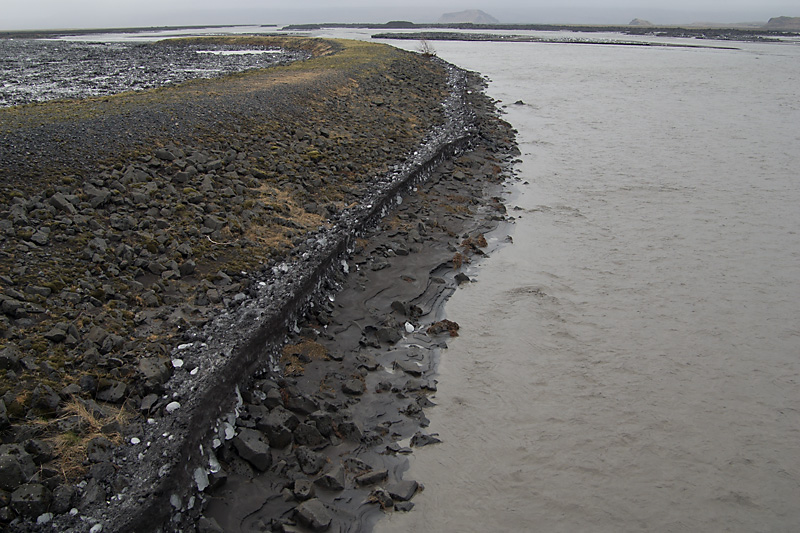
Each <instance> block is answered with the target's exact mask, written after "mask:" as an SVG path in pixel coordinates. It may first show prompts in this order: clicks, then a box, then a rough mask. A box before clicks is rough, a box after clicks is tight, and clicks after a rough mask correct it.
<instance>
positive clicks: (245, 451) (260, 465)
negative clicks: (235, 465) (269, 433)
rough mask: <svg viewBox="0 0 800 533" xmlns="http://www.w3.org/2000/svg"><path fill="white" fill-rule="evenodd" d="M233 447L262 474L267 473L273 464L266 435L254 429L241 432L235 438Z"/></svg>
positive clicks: (245, 429)
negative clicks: (265, 438)
mask: <svg viewBox="0 0 800 533" xmlns="http://www.w3.org/2000/svg"><path fill="white" fill-rule="evenodd" d="M233 446H234V447H235V448H236V451H237V452H238V453H239V457H241V458H242V459H244V460H245V461H247V462H248V463H250V464H251V465H253V466H254V467H255V468H256V469H258V470H259V471H261V472H264V471H266V470H267V469H268V468H269V467H270V465H271V464H272V453H271V452H270V448H269V444H267V442H266V441H265V440H264V435H263V434H261V433H260V432H258V431H256V430H254V429H248V428H244V429H241V430H239V433H238V435H236V436H235V437H234V438H233Z"/></svg>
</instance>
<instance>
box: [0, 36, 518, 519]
mask: <svg viewBox="0 0 800 533" xmlns="http://www.w3.org/2000/svg"><path fill="white" fill-rule="evenodd" d="M236 40H239V39H225V40H217V41H216V42H223V43H224V44H234V43H233V41H236ZM255 41H257V42H255V44H262V45H270V46H275V45H277V46H281V47H285V48H296V49H300V50H304V51H307V52H309V53H311V54H312V55H314V56H315V59H313V60H310V61H306V62H302V63H295V64H293V65H291V66H289V67H281V68H278V69H268V70H258V71H252V72H248V73H245V74H239V75H234V76H231V77H227V78H224V79H219V80H203V81H196V82H189V83H185V84H182V85H179V86H175V87H170V88H167V89H160V90H155V91H146V92H143V93H126V94H122V95H118V96H112V97H105V98H99V99H90V100H82V101H65V102H57V103H52V104H44V105H34V106H24V107H18V108H10V109H7V110H3V111H2V112H0V118H2V122H0V146H2V147H3V150H2V156H0V157H2V161H0V163H2V164H1V165H0V173H1V174H0V182H1V185H0V186H1V187H2V189H1V190H2V195H3V203H2V205H3V212H2V217H0V224H1V226H0V229H2V236H1V237H0V239H2V249H3V252H2V254H0V283H2V294H0V300H2V302H1V304H2V311H3V316H2V318H0V334H2V340H1V341H0V343H1V346H2V348H0V366H2V368H3V369H4V370H5V374H4V375H3V376H2V393H3V396H2V401H0V427H2V431H3V442H4V445H3V449H2V450H0V462H2V464H1V465H0V483H2V486H0V489H2V490H3V491H6V492H4V494H7V495H8V498H5V497H4V498H3V500H2V502H3V503H6V505H3V506H2V507H0V520H4V521H6V522H9V523H10V527H11V528H12V529H17V530H23V531H24V530H35V529H36V528H37V526H36V525H35V523H36V522H37V521H41V522H48V521H50V520H52V522H50V523H49V524H47V525H43V526H41V527H43V528H49V527H50V524H52V523H55V524H58V528H59V529H60V530H69V529H70V528H74V530H76V531H82V530H88V529H89V528H92V527H94V528H97V527H104V528H105V529H104V530H106V531H107V530H121V531H124V530H131V531H133V530H150V529H157V528H159V527H164V528H166V529H176V530H177V529H180V528H181V527H184V526H185V527H189V525H193V524H197V523H198V522H197V519H198V518H197V517H198V513H199V512H200V511H201V510H202V509H203V508H204V507H205V505H206V501H207V500H206V498H205V497H204V489H205V488H206V487H205V486H204V485H206V484H207V481H206V480H208V479H209V478H208V476H209V474H211V477H212V478H213V475H214V474H216V472H214V470H216V467H215V466H214V462H212V463H209V458H210V457H212V456H213V455H212V454H214V450H216V449H217V448H219V446H221V445H222V443H223V442H225V441H232V440H233V439H234V437H235V438H237V439H238V440H237V441H235V442H234V443H233V445H234V446H236V443H241V441H242V440H243V438H242V437H241V434H242V430H241V429H236V428H237V420H242V419H245V418H244V417H239V418H237V417H236V416H235V415H236V413H237V412H238V413H239V414H241V409H242V405H240V404H239V398H240V397H241V395H242V394H244V395H245V396H249V400H250V401H252V399H253V394H252V393H249V394H248V392H243V391H248V390H252V389H246V388H245V387H244V385H245V383H247V381H248V380H249V378H251V377H252V376H254V375H258V376H260V377H261V378H262V380H263V379H272V380H274V379H277V378H278V377H281V376H283V375H284V374H285V371H286V369H285V364H287V361H286V360H284V361H281V355H282V352H283V345H284V343H285V342H286V340H287V334H291V333H292V332H297V331H302V330H300V327H299V326H298V325H297V324H298V321H299V320H302V318H303V317H304V316H306V315H308V314H309V313H311V314H310V315H309V316H311V317H314V316H316V317H317V318H318V319H319V318H320V316H321V315H320V310H321V309H324V306H323V304H322V302H323V301H324V299H325V298H327V296H328V294H330V293H331V292H332V291H334V290H335V289H336V288H337V287H338V283H339V282H337V275H338V276H341V272H340V270H339V269H340V268H341V261H342V260H343V258H345V259H344V260H346V257H347V255H346V254H347V253H353V252H354V250H355V249H356V244H355V243H356V240H355V239H356V237H357V236H358V235H360V234H361V233H362V232H363V231H365V229H366V228H368V227H370V226H371V225H374V224H375V223H376V222H377V220H379V219H380V217H381V216H383V215H385V214H386V213H388V211H389V209H390V208H391V206H392V205H393V204H394V203H395V202H396V201H397V200H396V199H397V196H398V194H399V193H400V192H401V191H403V190H405V189H406V188H408V187H409V186H413V185H414V184H416V183H417V182H418V181H419V180H422V179H424V178H425V177H427V176H428V175H429V173H430V172H431V171H432V169H433V168H434V167H435V166H436V164H437V163H439V162H440V161H441V160H442V159H444V158H446V157H448V156H451V155H453V154H454V153H455V152H457V151H460V150H463V149H465V148H466V147H467V145H468V144H469V142H470V140H471V139H474V138H476V135H478V133H479V130H478V129H477V128H476V126H475V125H474V124H475V123H474V120H473V114H472V112H471V111H470V108H469V106H467V105H466V102H465V100H464V98H465V97H466V96H467V92H466V85H465V84H466V78H465V77H464V74H463V73H459V72H457V71H456V70H454V69H452V68H448V67H447V66H446V65H442V64H440V63H438V62H436V61H431V60H429V59H427V58H422V57H420V56H417V55H415V54H409V53H405V52H401V51H399V50H395V49H392V48H389V47H385V46H375V45H369V44H364V43H348V42H331V41H315V40H308V39H290V38H280V39H265V38H260V39H256V40H255ZM276 41H278V42H276ZM194 42H196V41H187V44H191V43H194ZM248 44H254V41H252V40H251V41H248ZM448 81H449V84H448ZM478 100H479V99H478ZM443 102H446V105H444V106H443V105H442V103H443ZM479 103H481V102H479ZM482 105H483V107H486V105H487V104H486V102H482ZM505 135H506V137H508V135H509V134H508V132H506V133H505ZM510 142H511V140H510V139H508V138H507V139H506V143H507V144H508V145H509V146H510V144H509V143H510ZM506 148H508V146H506ZM337 272H338V274H337ZM323 318H324V317H323ZM284 355H285V354H284ZM288 363H291V360H289V361H288ZM273 382H274V383H276V384H278V385H279V384H280V383H279V382H276V381H273ZM259 387H260V389H259V390H261V392H262V393H263V394H264V395H265V396H264V399H266V398H267V396H269V394H270V393H271V392H270V391H272V393H274V392H276V391H277V392H278V393H279V394H281V402H282V404H281V405H282V407H283V408H288V407H289V404H290V403H291V402H292V401H293V400H292V398H300V397H304V396H308V393H307V392H302V390H298V391H297V394H290V393H289V390H288V389H287V388H286V387H283V388H281V387H277V388H273V389H270V391H265V388H264V385H263V383H262V384H261V385H259ZM256 398H259V401H261V400H260V398H261V394H256ZM273 398H274V395H273ZM265 405H266V406H265ZM262 407H264V408H265V409H268V410H269V405H268V404H263V402H262ZM274 407H276V406H273V408H274ZM248 409H249V408H248ZM307 414H310V413H307ZM303 416H305V415H303ZM239 427H240V428H241V427H242V426H241V424H239ZM245 429H253V428H249V427H245ZM246 434H247V433H245V435H246ZM250 436H251V437H252V438H253V439H255V440H256V441H257V440H258V437H257V435H250ZM262 438H263V437H262ZM293 439H294V440H296V437H293ZM263 440H264V444H266V445H268V446H269V445H271V444H272V443H270V442H269V439H268V438H265V439H263ZM320 444H321V443H320ZM246 448H247V447H245V446H244V444H239V446H236V449H237V454H238V455H239V456H245V460H246V461H249V462H250V464H253V462H254V461H255V462H256V463H257V464H258V465H259V466H260V467H263V466H265V464H264V463H263V462H262V461H264V460H266V459H265V458H264V457H263V455H262V456H260V458H257V459H254V457H255V456H253V455H248V451H243V450H246ZM251 451H252V450H251ZM261 451H263V450H261ZM221 455H224V454H221ZM269 455H270V461H271V456H272V454H271V453H270V454H269ZM248 457H249V459H248ZM224 459H225V457H224V456H223V460H224ZM198 491H199V492H198ZM73 509H74V510H73ZM71 510H73V511H71ZM49 513H53V514H54V515H55V516H54V517H51V516H50V515H49ZM95 530H98V529H95ZM190 530H191V528H190Z"/></svg>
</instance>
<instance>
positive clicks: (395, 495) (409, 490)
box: [386, 479, 419, 502]
mask: <svg viewBox="0 0 800 533" xmlns="http://www.w3.org/2000/svg"><path fill="white" fill-rule="evenodd" d="M418 488H419V483H417V482H416V481H414V480H413V479H404V480H402V481H398V482H397V483H393V484H391V485H389V486H388V487H386V491H387V492H388V493H389V495H390V496H391V497H392V499H394V500H395V501H401V502H407V501H408V500H410V499H411V498H413V497H414V494H416V493H417V489H418Z"/></svg>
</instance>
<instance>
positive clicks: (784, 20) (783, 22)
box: [764, 17, 800, 31]
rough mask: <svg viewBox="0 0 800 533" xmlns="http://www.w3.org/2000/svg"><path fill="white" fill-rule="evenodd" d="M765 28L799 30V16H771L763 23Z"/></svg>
mask: <svg viewBox="0 0 800 533" xmlns="http://www.w3.org/2000/svg"><path fill="white" fill-rule="evenodd" d="M764 28H765V29H767V30H790V31H797V30H800V17H772V18H771V19H769V22H767V23H766V24H765V25H764Z"/></svg>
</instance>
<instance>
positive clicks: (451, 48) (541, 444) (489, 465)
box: [115, 30, 800, 533]
mask: <svg viewBox="0 0 800 533" xmlns="http://www.w3.org/2000/svg"><path fill="white" fill-rule="evenodd" d="M318 34H319V35H321V36H332V37H350V38H361V39H369V32H367V31H364V32H354V31H349V30H348V31H346V30H330V31H328V30H326V31H324V32H318ZM158 36H160V34H159V35H157V36H156V37H158ZM590 37H600V38H603V37H605V38H610V39H615V38H620V36H614V35H606V36H602V35H592V36H590ZM115 38H116V37H115ZM137 38H139V37H138V36H137ZM625 39H626V40H630V38H628V37H625ZM636 39H640V40H647V39H651V38H647V37H641V38H636ZM657 40H658V41H660V42H666V43H670V42H672V43H680V44H694V45H696V44H705V43H703V42H702V41H687V40H671V39H657ZM388 42H389V44H392V45H395V46H401V47H405V48H409V49H414V48H416V47H417V45H418V43H415V42H413V41H411V42H409V41H388ZM432 44H433V47H434V49H435V50H436V52H437V54H438V55H439V56H440V57H442V58H443V59H445V60H447V61H449V62H451V63H454V64H456V65H458V66H461V67H463V68H467V69H470V70H475V71H478V72H480V73H482V74H484V75H486V76H487V77H488V78H489V79H490V80H491V81H490V83H489V87H488V90H487V91H488V93H489V94H490V95H491V96H492V97H494V98H497V99H498V100H500V101H501V102H502V103H503V106H504V110H505V111H506V113H507V114H506V115H505V117H504V118H506V119H507V120H508V121H509V122H511V124H512V125H513V126H514V127H515V128H516V129H517V130H518V131H519V135H518V141H519V143H520V148H521V150H522V152H523V154H522V156H521V159H520V162H519V163H518V164H517V166H516V173H517V176H518V178H519V180H518V181H517V182H515V183H513V184H511V185H510V187H509V194H508V197H507V200H508V206H509V213H510V214H511V215H513V216H514V217H516V221H515V223H514V224H513V225H510V226H509V227H504V228H502V230H501V231H500V232H498V233H497V234H495V235H493V236H492V238H493V239H504V238H505V236H506V233H510V234H511V235H512V237H513V241H514V243H513V244H511V245H507V246H505V247H502V248H500V249H499V250H498V251H496V252H495V253H494V254H493V255H492V257H490V258H489V259H487V260H485V261H483V262H481V263H480V265H478V266H474V267H471V270H469V271H468V273H469V275H470V276H471V277H473V278H474V280H475V283H471V284H468V285H463V286H462V287H461V288H460V289H459V290H458V291H457V293H456V294H455V295H454V296H453V297H452V298H451V300H450V301H449V302H448V304H447V309H446V311H447V315H448V318H450V319H452V320H455V321H457V322H458V323H459V324H460V325H461V330H460V332H461V336H460V337H458V338H456V339H454V340H453V341H452V342H451V343H450V346H449V349H447V350H446V351H445V352H444V353H443V355H442V360H441V364H440V367H439V375H438V376H437V379H438V381H439V390H438V392H437V393H436V395H435V397H434V398H433V400H434V401H435V402H436V403H437V404H438V405H437V406H436V407H433V408H430V409H428V410H427V411H426V413H427V415H428V416H429V417H430V419H431V425H430V427H429V428H428V430H429V431H430V432H433V433H437V434H438V435H439V436H440V438H441V439H442V440H443V442H442V443H440V444H437V445H434V446H427V447H424V448H420V449H417V450H416V451H415V453H414V455H413V457H412V458H411V461H410V469H409V472H408V473H407V475H406V477H408V478H411V479H416V480H418V481H420V482H421V483H423V484H424V485H425V487H426V490H425V491H423V492H422V493H420V494H418V495H417V496H416V497H415V498H414V502H415V503H416V507H415V509H414V510H413V511H412V512H410V513H394V514H392V515H390V516H389V517H388V518H387V519H386V520H383V521H381V522H379V523H378V525H377V527H376V530H377V531H378V532H381V533H391V532H407V531H425V532H428V531H470V532H471V531H541V532H560V531H563V532H573V531H593V532H620V531H664V532H671V531H742V532H744V531H747V532H753V531H764V532H767V531H769V532H778V531H780V532H783V531H786V532H789V531H796V530H797V528H798V527H800V505H798V503H799V502H800V385H799V384H798V381H800V236H799V235H798V230H800V207H799V206H800V44H797V43H788V42H787V43H782V44H779V43H770V44H765V43H730V42H726V43H709V44H715V45H721V46H735V47H737V48H738V49H736V50H723V49H703V48H660V47H659V48H651V47H632V46H615V45H603V46H600V45H589V44H581V45H576V44H536V43H484V42H435V43H432ZM515 102H519V103H515Z"/></svg>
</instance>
